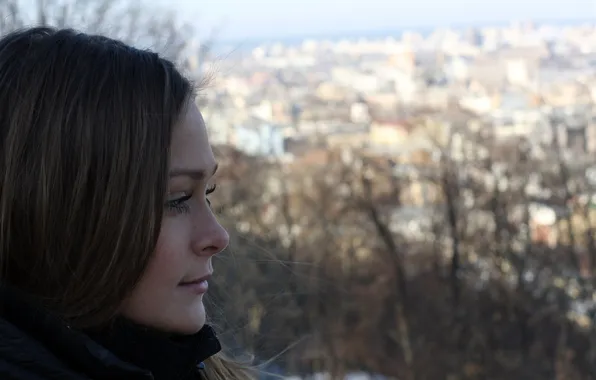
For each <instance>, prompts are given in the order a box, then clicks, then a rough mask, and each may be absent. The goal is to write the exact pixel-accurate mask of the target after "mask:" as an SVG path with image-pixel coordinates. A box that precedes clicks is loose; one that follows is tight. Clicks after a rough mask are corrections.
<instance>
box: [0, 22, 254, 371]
mask: <svg viewBox="0 0 596 380" xmlns="http://www.w3.org/2000/svg"><path fill="white" fill-rule="evenodd" d="M192 96H193V86H192V84H191V83H190V82H189V81H188V80H187V79H186V78H184V77H183V76H182V75H181V74H180V72H179V71H178V70H177V69H176V68H175V66H174V64H172V63H171V62H170V61H168V60H166V59H163V58H162V57H160V56H159V55H158V54H156V53H153V52H149V51H144V50H138V49H135V48H133V47H130V46H128V45H125V44H124V43H121V42H119V41H116V40H113V39H109V38H107V37H103V36H95V35H87V34H83V33H78V32H76V31H74V30H57V29H53V28H47V27H37V28H29V29H24V30H19V31H16V32H13V33H11V34H9V35H7V36H6V37H4V38H3V39H1V40H0V282H2V283H3V284H7V285H9V286H13V287H15V288H18V289H20V290H23V291H25V292H27V293H30V294H32V295H34V296H36V297H38V298H39V299H40V300H41V301H42V302H43V306H45V307H46V308H48V309H49V310H50V311H52V312H54V313H56V314H58V315H60V316H61V317H63V318H64V319H65V320H67V321H69V323H71V324H72V325H74V326H77V327H79V328H85V327H90V326H94V325H99V324H102V323H105V322H107V321H109V320H110V319H111V318H113V317H114V316H115V315H116V314H117V312H118V310H119V307H120V305H121V303H122V300H123V299H125V298H126V297H127V296H128V295H129V294H130V292H131V291H132V290H133V288H134V286H135V285H136V284H137V282H138V281H139V279H140V277H141V275H142V274H143V272H144V271H145V268H146V267H147V263H148V262H149V260H150V259H151V255H152V253H153V251H154V249H155V246H156V242H157V238H158V235H159V231H160V226H161V221H162V216H163V215H162V214H163V199H164V195H165V193H166V187H167V177H168V175H167V174H168V160H169V146H170V140H171V134H172V128H173V126H174V125H175V124H176V121H177V119H178V117H179V115H180V114H181V112H182V109H183V108H184V106H185V105H186V102H188V101H189V100H191V99H192ZM212 360H213V361H215V362H216V363H220V364H222V366H223V367H222V368H228V369H229V370H230V371H234V372H233V373H240V372H237V370H236V369H234V368H236V367H235V366H234V365H233V364H232V363H228V361H227V360H225V359H222V358H219V357H216V358H214V359H212ZM210 376H212V377H209V379H210V380H219V379H224V378H232V377H226V376H224V377H222V376H221V375H219V374H217V373H214V374H213V375H210ZM237 378H239V379H240V378H244V377H242V376H240V375H238V377H237Z"/></svg>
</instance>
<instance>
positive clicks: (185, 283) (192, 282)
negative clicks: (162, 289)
mask: <svg viewBox="0 0 596 380" xmlns="http://www.w3.org/2000/svg"><path fill="white" fill-rule="evenodd" d="M211 276H212V275H211V273H209V274H207V275H205V276H203V277H199V278H195V279H192V280H182V281H181V282H180V283H179V284H178V285H179V286H188V285H196V284H200V283H201V282H207V281H209V280H210V279H211Z"/></svg>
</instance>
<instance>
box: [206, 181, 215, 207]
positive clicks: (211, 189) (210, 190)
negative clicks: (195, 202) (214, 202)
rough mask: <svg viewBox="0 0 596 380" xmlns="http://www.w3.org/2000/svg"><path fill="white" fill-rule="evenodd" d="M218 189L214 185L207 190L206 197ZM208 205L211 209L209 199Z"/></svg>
mask: <svg viewBox="0 0 596 380" xmlns="http://www.w3.org/2000/svg"><path fill="white" fill-rule="evenodd" d="M216 188H217V185H216V184H213V185H211V186H209V187H207V189H206V190H205V195H209V194H213V192H214V191H215V189H216ZM207 204H208V205H209V207H211V201H210V200H209V198H207Z"/></svg>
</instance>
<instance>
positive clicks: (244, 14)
mask: <svg viewBox="0 0 596 380" xmlns="http://www.w3.org/2000/svg"><path fill="white" fill-rule="evenodd" d="M153 1H158V2H163V1H166V0H153ZM167 3H168V4H170V6H171V7H176V8H178V10H179V11H180V13H181V14H182V15H183V16H184V17H186V18H188V19H190V20H194V21H195V23H196V25H197V26H198V27H199V30H205V29H209V28H211V27H213V26H218V27H219V29H221V33H220V37H221V38H226V39H228V38H233V39H236V38H240V39H242V38H258V37H276V36H279V37H282V36H292V35H305V34H306V35H318V34H335V33H341V32H350V31H352V32H353V31H370V30H386V29H400V28H403V27H409V26H411V27H414V26H437V25H438V26H449V25H454V24H462V23H463V24H474V23H486V22H504V21H510V20H518V19H524V20H526V19H535V20H545V19H547V20H552V19H555V20H556V19H567V20H569V19H571V20H576V19H579V20H594V21H596V0H200V1H199V0H171V1H168V2H167Z"/></svg>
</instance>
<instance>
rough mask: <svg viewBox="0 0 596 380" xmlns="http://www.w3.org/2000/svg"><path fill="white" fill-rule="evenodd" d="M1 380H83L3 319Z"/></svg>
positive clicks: (49, 352)
mask: <svg viewBox="0 0 596 380" xmlns="http://www.w3.org/2000/svg"><path fill="white" fill-rule="evenodd" d="M0 336H1V337H2V339H0V379H7V380H30V379H31V380H53V379H56V380H58V379H60V380H62V379H64V380H84V379H88V378H87V377H85V376H83V375H81V374H78V373H77V372H75V371H74V370H73V369H72V368H70V366H69V365H67V364H66V363H65V362H63V361H62V360H60V359H59V358H58V356H57V355H56V354H55V353H54V352H52V351H50V350H49V349H48V348H47V347H45V346H44V345H43V344H42V343H41V342H40V341H38V340H37V339H35V338H34V337H33V336H31V335H30V334H28V333H25V332H24V331H22V330H21V329H19V328H18V327H16V326H15V325H13V324H12V323H10V322H8V321H7V320H5V319H2V318H0Z"/></svg>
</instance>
